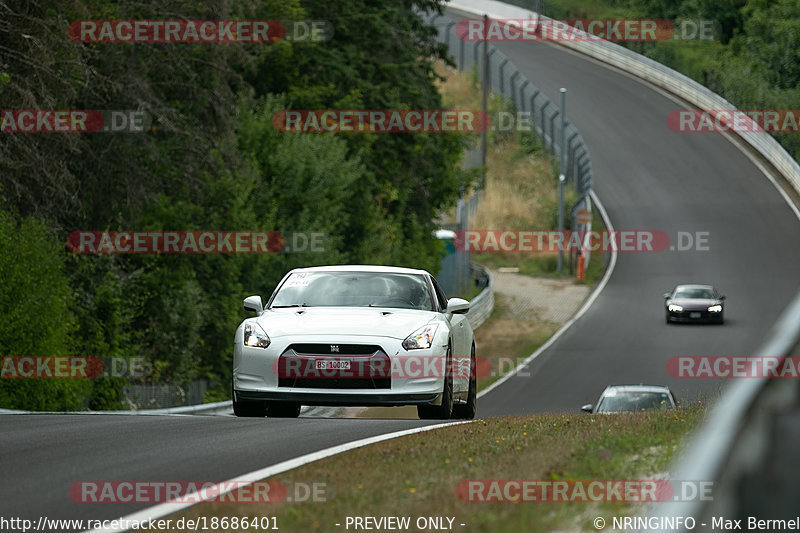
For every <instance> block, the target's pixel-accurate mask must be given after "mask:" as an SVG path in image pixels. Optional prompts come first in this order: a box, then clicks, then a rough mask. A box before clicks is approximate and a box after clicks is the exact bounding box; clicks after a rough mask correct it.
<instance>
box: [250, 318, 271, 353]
mask: <svg viewBox="0 0 800 533" xmlns="http://www.w3.org/2000/svg"><path fill="white" fill-rule="evenodd" d="M271 342H272V341H270V340H269V337H268V336H267V334H266V333H265V332H264V330H263V329H261V326H259V325H258V324H256V323H255V322H248V323H247V324H245V325H244V345H245V346H253V347H255V348H266V347H268V346H269V345H270V343H271Z"/></svg>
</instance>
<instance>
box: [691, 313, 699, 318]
mask: <svg viewBox="0 0 800 533" xmlns="http://www.w3.org/2000/svg"><path fill="white" fill-rule="evenodd" d="M689 318H700V313H689Z"/></svg>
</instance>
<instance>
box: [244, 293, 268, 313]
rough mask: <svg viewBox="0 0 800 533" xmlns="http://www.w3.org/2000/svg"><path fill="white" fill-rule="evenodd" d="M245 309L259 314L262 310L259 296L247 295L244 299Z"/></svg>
mask: <svg viewBox="0 0 800 533" xmlns="http://www.w3.org/2000/svg"><path fill="white" fill-rule="evenodd" d="M244 309H245V311H253V312H255V313H256V314H260V313H261V311H263V310H264V304H263V303H261V296H248V297H247V298H245V299H244Z"/></svg>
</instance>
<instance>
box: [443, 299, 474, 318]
mask: <svg viewBox="0 0 800 533" xmlns="http://www.w3.org/2000/svg"><path fill="white" fill-rule="evenodd" d="M467 311H469V302H468V301H466V300H465V299H463V298H450V299H449V300H447V309H446V310H445V312H447V313H453V314H454V315H463V314H466V313H467Z"/></svg>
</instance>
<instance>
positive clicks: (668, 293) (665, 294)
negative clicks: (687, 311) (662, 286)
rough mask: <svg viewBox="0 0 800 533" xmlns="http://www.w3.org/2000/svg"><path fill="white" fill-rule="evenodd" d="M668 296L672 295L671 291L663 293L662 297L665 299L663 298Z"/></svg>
mask: <svg viewBox="0 0 800 533" xmlns="http://www.w3.org/2000/svg"><path fill="white" fill-rule="evenodd" d="M670 296H672V293H671V292H665V293H664V299H665V300H666V299H667V298H669V297H670Z"/></svg>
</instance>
